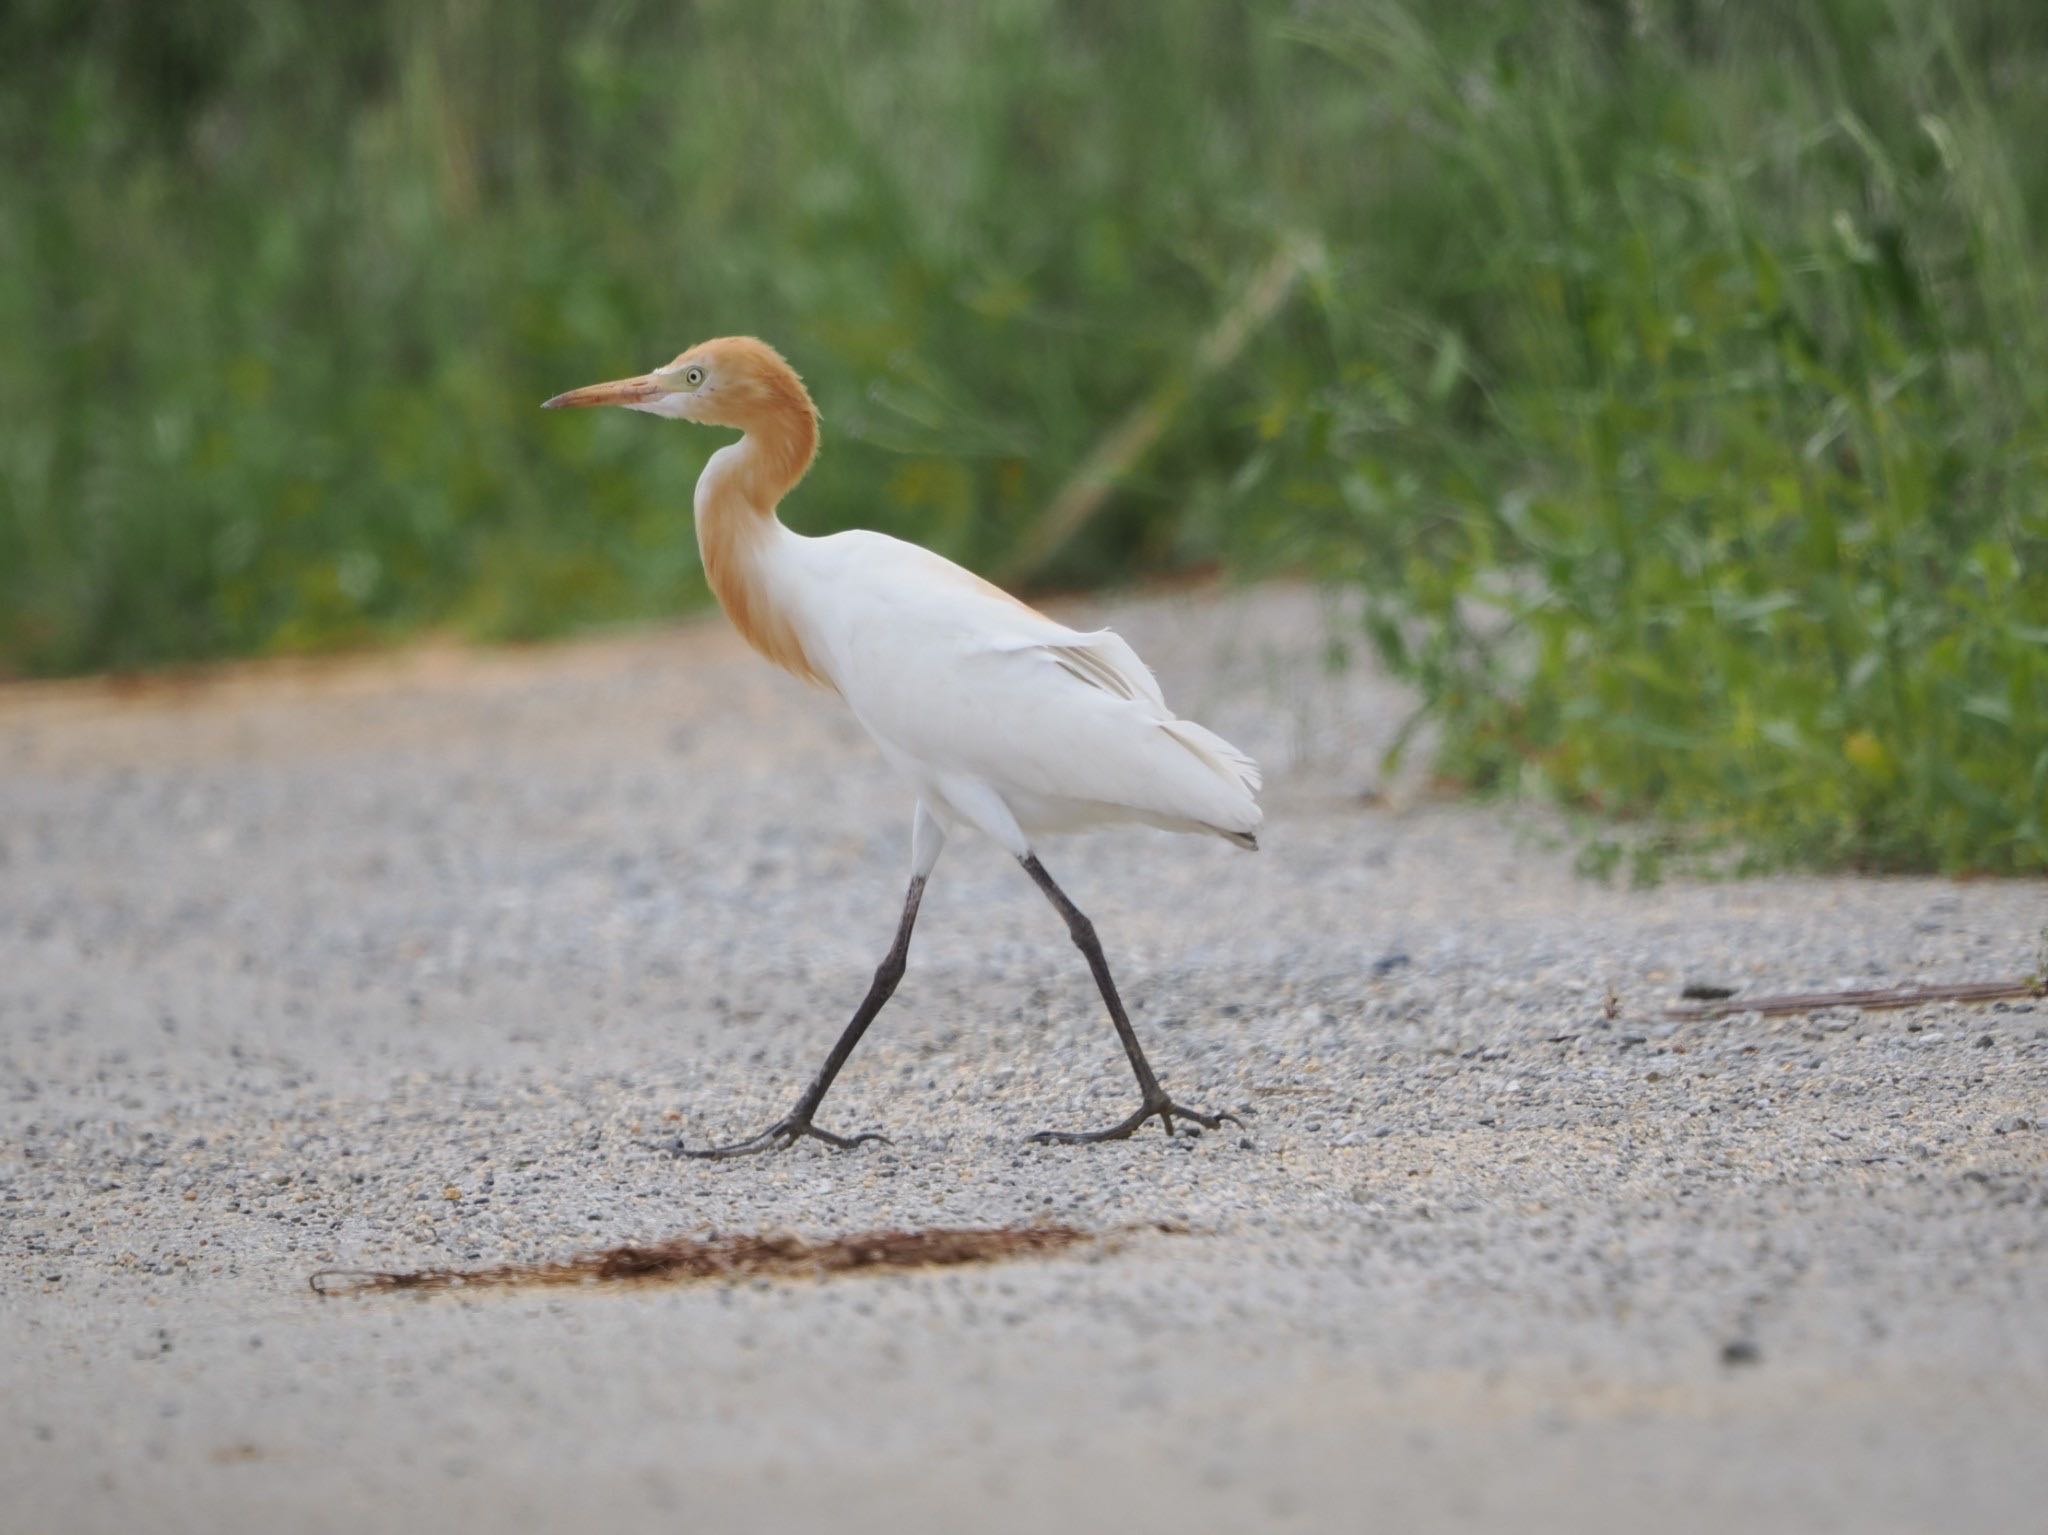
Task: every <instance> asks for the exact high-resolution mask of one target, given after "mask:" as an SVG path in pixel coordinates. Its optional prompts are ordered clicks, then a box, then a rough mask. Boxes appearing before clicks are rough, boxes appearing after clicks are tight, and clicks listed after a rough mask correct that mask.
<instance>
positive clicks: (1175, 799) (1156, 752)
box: [797, 533, 1261, 843]
mask: <svg viewBox="0 0 2048 1535" xmlns="http://www.w3.org/2000/svg"><path fill="white" fill-rule="evenodd" d="M797 542H799V543H800V544H801V546H802V549H803V564H802V570H803V572H804V579H805V584H806V588H807V590H806V592H805V594H804V595H805V597H806V599H807V600H806V601H805V602H804V603H803V604H802V607H803V609H804V611H806V612H808V613H810V614H811V615H813V620H812V622H813V627H814V630H815V632H814V633H813V634H812V635H811V636H809V639H810V640H812V641H814V642H815V651H816V654H817V656H818V657H819V659H820V660H821V661H822V663H823V665H824V667H825V669H826V671H827V672H828V673H829V675H830V676H831V678H832V681H833V683H834V685H835V686H837V687H838V689H839V691H840V692H841V694H842V695H843V696H844V697H845V699H846V701H847V703H848V705H849V706H851V707H852V709H853V711H854V713H855V714H856V715H857V716H858V717H859V718H860V720H861V722H862V724H864V725H865V726H866V727H867V729H868V730H869V732H870V733H871V734H872V735H873V736H874V737H875V739H876V740H877V742H878V743H879V744H880V745H881V746H882V748H883V750H884V752H885V753H887V754H888V755H889V756H890V757H891V759H892V760H894V761H896V762H898V764H899V765H901V766H904V767H905V768H906V769H909V770H911V771H914V772H922V773H924V774H926V775H928V777H929V782H928V783H927V784H926V785H925V787H926V788H927V789H928V790H929V791H930V792H933V793H935V794H937V795H939V796H940V797H942V798H943V797H944V796H945V795H946V787H945V786H946V784H947V783H948V782H953V781H957V782H965V783H972V784H974V785H977V786H981V787H983V788H985V789H987V790H991V791H993V792H994V793H995V794H996V795H997V796H998V797H999V798H1001V799H1002V801H1003V802H1004V804H1005V805H1006V806H1007V807H1008V809H1009V810H1010V812H1011V813H1012V814H1013V815H1014V816H1015V817H1016V819H1017V821H1018V822H1019V823H1020V824H1021V825H1022V826H1024V827H1025V828H1026V829H1061V828H1062V827H1064V826H1066V825H1080V824H1087V823H1089V822H1091V821H1100V820H1113V819H1136V820H1143V821H1149V822H1152V823H1153V824H1157V825H1163V826H1169V827H1176V828H1186V829H1205V830H1210V831H1215V832H1218V833H1220V834H1221V835H1224V836H1227V837H1230V838H1232V839H1233V840H1236V841H1239V842H1244V843H1249V842H1250V841H1251V833H1252V832H1254V831H1255V830H1256V829H1257V827H1258V825H1259V822H1260V820H1261V816H1260V813H1259V808H1258V805H1257V802H1256V800H1255V799H1254V797H1253V796H1254V795H1255V794H1256V793H1257V791H1258V788H1259V772H1258V768H1257V767H1256V766H1255V765H1254V764H1253V762H1252V761H1251V759H1250V758H1249V757H1247V756H1246V755H1245V754H1244V753H1243V752H1241V751H1239V750H1238V749H1237V748H1236V747H1234V746H1232V745H1231V744H1230V743H1229V742H1228V741H1225V740H1224V739H1223V738H1222V737H1221V736H1218V735H1216V734H1215V733H1214V732H1213V731H1210V730H1207V729H1205V728H1203V727H1202V726H1200V725H1197V724H1195V723H1194V722H1193V721H1191V720H1183V719H1180V718H1178V717H1176V716H1175V715H1174V714H1173V712H1172V711H1171V710H1170V709H1169V708H1168V707H1167V705H1166V699H1165V697H1164V695H1163V694H1162V693H1161V692H1160V688H1159V683H1158V681H1157V679H1155V678H1154V677H1153V675H1152V672H1151V670H1150V669H1149V668H1148V667H1147V666H1146V665H1145V663H1144V662H1143V661H1142V660H1140V659H1139V658H1138V655H1137V652H1136V651H1134V650H1132V649H1131V647H1130V645H1129V644H1128V643H1126V642H1125V641H1124V640H1123V638H1122V637H1121V636H1119V635H1117V634H1114V633H1112V632H1111V631H1109V630H1106V629H1105V630H1098V631H1095V632H1093V633H1083V632H1081V631H1078V630H1075V629H1070V628H1068V627H1067V626H1066V625H1064V624H1061V623H1058V622H1055V621H1054V620H1053V619H1050V618H1047V617H1046V616H1045V615H1044V614H1042V613H1039V612H1037V611H1035V610H1033V609H1031V608H1028V607H1026V606H1025V605H1024V604H1022V603H1020V602H1017V601H1016V600H1015V599H1013V598H1011V597H1009V596H1008V595H1007V594H1005V593H1003V592H1001V591H1000V590H998V589H997V588H995V587H992V586H990V585H989V584H988V583H987V582H985V581H982V580H981V579H980V578H979V577H977V576H974V575H972V574H971V573H969V572H968V571H965V570H963V569H961V568H960V567H959V566H957V565H955V564H953V563H952V562H950V561H948V560H945V559H943V558H941V557H940V556H938V555H935V554H933V553H931V552H930V551H929V550H925V549H920V548H918V547H917V546H916V545H915V544H906V543H903V542H901V541H899V540H897V539H892V538H888V537H886V536H884V535H882V534H876V533H841V534H836V535H834V536H832V537H830V538H821V539H804V540H800V541H797ZM970 818H971V817H970Z"/></svg>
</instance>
